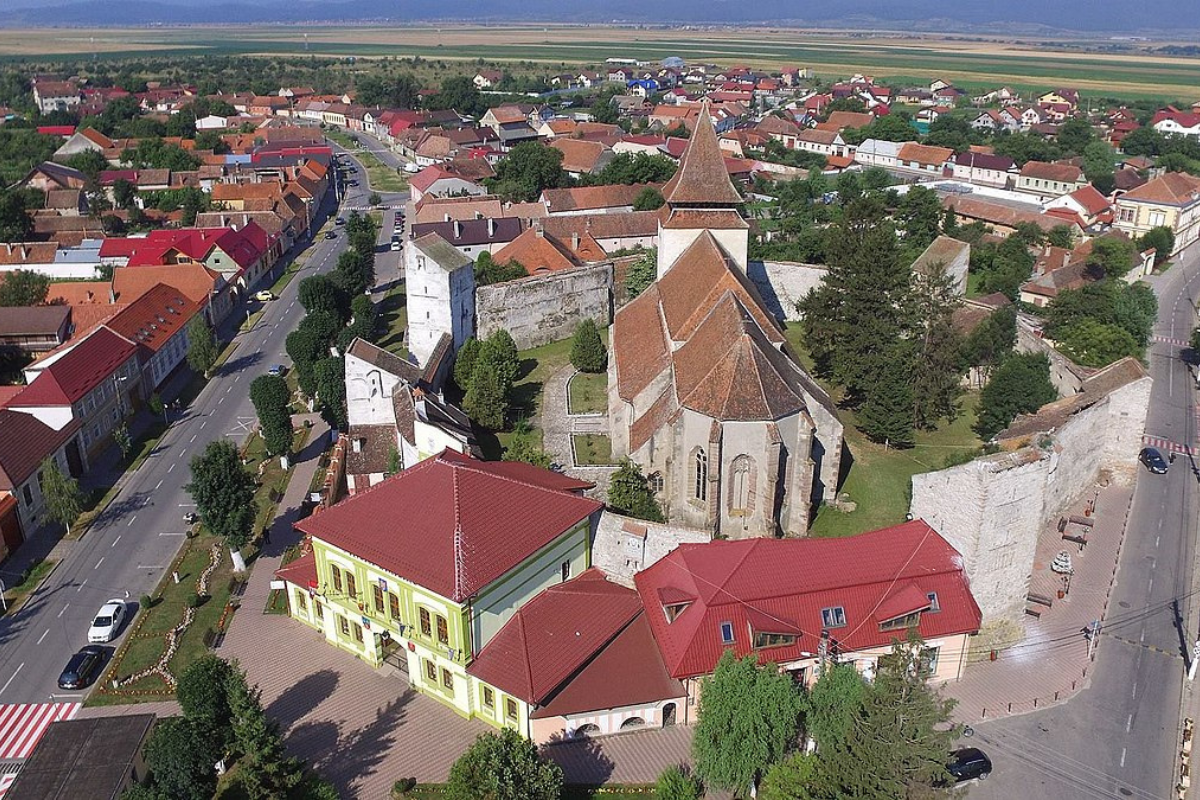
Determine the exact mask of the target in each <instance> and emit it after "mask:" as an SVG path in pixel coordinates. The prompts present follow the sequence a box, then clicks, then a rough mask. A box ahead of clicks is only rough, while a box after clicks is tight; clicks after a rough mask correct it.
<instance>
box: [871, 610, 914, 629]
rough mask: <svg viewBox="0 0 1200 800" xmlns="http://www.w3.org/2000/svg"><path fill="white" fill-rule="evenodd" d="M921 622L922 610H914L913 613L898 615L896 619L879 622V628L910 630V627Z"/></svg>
mask: <svg viewBox="0 0 1200 800" xmlns="http://www.w3.org/2000/svg"><path fill="white" fill-rule="evenodd" d="M920 624H921V612H920V611H914V612H912V613H911V614H905V615H903V616H900V617H896V618H894V619H889V620H884V621H883V622H881V623H879V630H881V631H897V630H908V629H909V628H915V627H917V626H918V625H920Z"/></svg>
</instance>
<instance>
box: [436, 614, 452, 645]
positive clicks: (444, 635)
mask: <svg viewBox="0 0 1200 800" xmlns="http://www.w3.org/2000/svg"><path fill="white" fill-rule="evenodd" d="M437 631H438V636H437V638H438V641H439V642H441V643H442V644H450V626H449V625H448V624H447V623H446V618H445V617H443V616H442V615H441V614H438V618H437Z"/></svg>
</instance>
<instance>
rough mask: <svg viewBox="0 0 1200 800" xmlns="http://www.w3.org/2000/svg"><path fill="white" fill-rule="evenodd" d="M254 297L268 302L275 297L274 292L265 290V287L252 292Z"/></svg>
mask: <svg viewBox="0 0 1200 800" xmlns="http://www.w3.org/2000/svg"><path fill="white" fill-rule="evenodd" d="M254 299H255V300H261V301H262V302H264V303H267V302H270V301H271V300H274V299H275V293H274V292H270V291H267V290H266V289H263V290H262V291H261V292H255V293H254Z"/></svg>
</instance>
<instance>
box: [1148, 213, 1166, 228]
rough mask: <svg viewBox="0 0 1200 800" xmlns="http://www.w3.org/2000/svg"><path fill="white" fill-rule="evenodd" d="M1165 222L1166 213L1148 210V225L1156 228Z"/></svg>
mask: <svg viewBox="0 0 1200 800" xmlns="http://www.w3.org/2000/svg"><path fill="white" fill-rule="evenodd" d="M1166 224H1167V215H1166V214H1165V213H1164V212H1162V211H1151V212H1150V227H1151V228H1158V227H1160V226H1163V225H1166Z"/></svg>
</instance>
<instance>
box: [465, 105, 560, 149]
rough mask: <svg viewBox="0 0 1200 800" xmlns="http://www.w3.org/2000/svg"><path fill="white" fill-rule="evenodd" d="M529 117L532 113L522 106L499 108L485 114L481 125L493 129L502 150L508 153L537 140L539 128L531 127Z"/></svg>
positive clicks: (480, 122)
mask: <svg viewBox="0 0 1200 800" xmlns="http://www.w3.org/2000/svg"><path fill="white" fill-rule="evenodd" d="M529 115H530V111H529V110H526V109H523V108H521V107H520V106H515V105H504V106H497V107H496V108H489V109H488V110H487V111H486V112H484V114H483V116H482V117H480V118H479V124H480V125H483V126H486V127H488V128H491V129H492V130H493V131H494V132H495V133H496V136H498V137H499V140H500V149H501V150H502V151H505V152H507V151H508V150H511V149H512V148H513V147H514V146H516V145H518V144H520V143H521V142H532V141H536V140H537V138H538V132H537V128H535V127H533V126H531V125H530V123H529ZM543 121H544V120H543ZM538 127H541V123H539V124H538Z"/></svg>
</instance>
